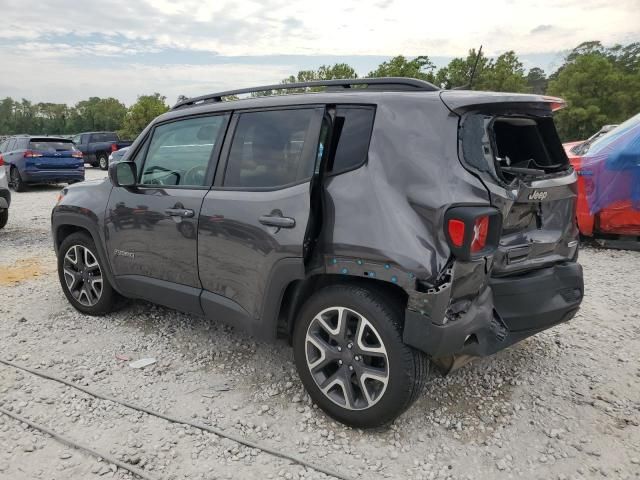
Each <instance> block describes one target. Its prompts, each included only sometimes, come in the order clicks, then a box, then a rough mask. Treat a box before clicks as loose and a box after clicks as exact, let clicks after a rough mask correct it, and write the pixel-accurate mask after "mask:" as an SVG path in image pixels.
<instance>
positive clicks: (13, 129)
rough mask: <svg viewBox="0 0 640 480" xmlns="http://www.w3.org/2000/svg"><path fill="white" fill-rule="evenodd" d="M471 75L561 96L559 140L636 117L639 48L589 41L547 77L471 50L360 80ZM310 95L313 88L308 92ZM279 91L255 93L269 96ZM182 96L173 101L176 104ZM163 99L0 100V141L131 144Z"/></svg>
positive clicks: (325, 72)
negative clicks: (56, 137) (115, 135)
mask: <svg viewBox="0 0 640 480" xmlns="http://www.w3.org/2000/svg"><path fill="white" fill-rule="evenodd" d="M476 62H477V69H476V73H475V77H474V81H473V85H472V86H471V88H472V89H473V90H490V91H497V92H517V93H527V92H528V93H536V94H548V95H553V96H558V97H562V98H564V99H565V100H566V101H567V108H565V109H564V110H561V111H560V112H558V113H557V115H556V124H557V126H558V132H559V133H560V136H561V137H562V139H563V140H574V139H583V138H587V137H588V136H590V135H591V134H593V133H594V132H596V131H597V130H598V129H600V127H601V126H602V125H605V124H612V123H620V122H622V121H624V120H626V119H627V118H629V117H631V116H632V115H635V114H636V113H638V112H640V43H638V42H636V43H631V44H627V45H614V46H613V47H606V46H604V45H602V43H601V42H598V41H591V42H585V43H582V44H580V45H578V46H577V47H576V48H574V49H573V50H571V52H569V53H568V54H567V55H566V57H565V58H564V62H563V64H562V65H561V66H560V67H559V68H558V69H557V70H556V71H554V72H552V73H551V74H549V75H547V73H546V72H545V71H544V70H543V69H541V68H538V67H534V68H531V69H530V70H528V71H526V72H525V69H524V66H523V64H522V62H521V61H520V59H519V58H518V56H517V55H516V54H515V52H513V51H508V52H505V53H503V54H501V55H499V56H498V57H497V58H495V59H492V58H488V57H486V56H485V55H484V54H483V53H481V52H480V53H479V52H476V50H475V49H471V50H469V52H468V55H467V56H466V57H459V58H454V59H453V60H451V61H450V62H449V64H448V65H446V66H445V67H442V68H439V69H438V68H436V66H435V65H434V64H433V62H432V61H431V59H430V58H429V57H428V56H426V55H422V56H418V57H415V58H412V59H409V58H407V57H405V56H402V55H398V56H396V57H393V58H391V59H389V60H388V61H385V62H383V63H381V64H380V65H378V67H377V68H376V69H375V70H373V71H371V72H369V73H368V75H366V77H411V78H417V79H422V80H426V81H428V82H431V83H433V84H435V85H437V86H438V87H441V88H445V89H450V88H455V87H463V88H465V87H466V88H468V87H469V85H468V83H469V79H470V75H471V71H472V69H473V67H474V65H476ZM337 78H358V75H357V73H356V71H355V69H354V68H353V67H351V66H350V65H348V64H346V63H337V64H335V65H322V66H320V67H319V68H318V69H317V70H302V71H299V72H298V73H297V75H291V76H290V77H288V78H285V79H283V80H282V81H281V83H295V82H305V81H311V80H330V79H337ZM309 90H314V89H309ZM279 93H281V92H280V91H277V90H275V91H270V92H261V93H259V94H256V95H257V96H261V95H274V94H279ZM184 98H186V97H184V96H182V95H181V96H180V97H179V98H178V101H180V100H182V99H184ZM166 100H167V99H166V97H164V96H162V95H160V94H159V93H154V94H153V95H142V96H139V97H138V99H137V101H136V102H135V103H134V104H133V105H132V106H131V107H129V108H127V107H126V106H125V105H124V104H123V103H122V102H120V101H119V100H117V99H115V98H99V97H91V98H89V99H87V100H83V101H81V102H78V103H77V104H76V105H74V106H68V105H65V104H59V103H44V102H41V103H35V104H34V103H32V102H30V101H28V100H25V99H22V100H20V101H17V100H13V99H12V98H8V97H7V98H5V99H4V100H1V101H0V134H5V135H7V134H16V133H38V134H73V133H77V132H82V131H92V130H116V131H118V132H119V133H120V135H121V136H122V137H123V138H129V139H133V138H135V137H136V136H137V135H138V134H139V133H140V132H141V131H142V130H143V129H144V127H145V126H146V125H147V124H148V123H149V122H150V121H151V120H152V119H153V118H155V117H156V116H158V115H160V114H161V113H164V112H166V111H167V110H168V109H169V106H168V105H167V103H166Z"/></svg>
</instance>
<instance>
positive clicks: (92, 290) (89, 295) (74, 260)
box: [63, 245, 103, 307]
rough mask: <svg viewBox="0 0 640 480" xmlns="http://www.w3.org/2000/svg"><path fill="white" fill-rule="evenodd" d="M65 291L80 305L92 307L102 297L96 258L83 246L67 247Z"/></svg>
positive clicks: (100, 278)
mask: <svg viewBox="0 0 640 480" xmlns="http://www.w3.org/2000/svg"><path fill="white" fill-rule="evenodd" d="M63 268H64V270H63V271H64V280H65V284H66V285H67V289H68V290H69V292H70V293H71V295H72V296H73V298H75V299H76V300H77V301H78V302H79V303H80V304H81V305H84V306H86V307H92V306H94V305H95V304H96V303H98V302H99V301H100V297H101V296H102V287H103V283H102V270H101V269H100V264H99V263H98V260H97V258H96V256H95V255H94V254H93V252H91V250H89V249H88V248H87V247H85V246H83V245H73V246H71V247H69V249H68V250H67V252H66V253H65V255H64V262H63Z"/></svg>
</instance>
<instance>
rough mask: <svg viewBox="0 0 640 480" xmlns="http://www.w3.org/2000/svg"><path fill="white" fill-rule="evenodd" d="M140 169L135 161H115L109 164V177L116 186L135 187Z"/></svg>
mask: <svg viewBox="0 0 640 480" xmlns="http://www.w3.org/2000/svg"><path fill="white" fill-rule="evenodd" d="M136 178H138V169H137V168H136V164H135V163H133V162H113V163H112V164H111V165H109V179H110V180H111V183H113V185H114V186H116V187H135V185H136Z"/></svg>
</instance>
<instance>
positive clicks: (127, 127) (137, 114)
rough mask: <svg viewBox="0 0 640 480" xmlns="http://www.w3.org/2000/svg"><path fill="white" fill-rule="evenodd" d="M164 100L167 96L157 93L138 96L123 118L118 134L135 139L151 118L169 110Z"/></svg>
mask: <svg viewBox="0 0 640 480" xmlns="http://www.w3.org/2000/svg"><path fill="white" fill-rule="evenodd" d="M166 100H167V98H166V97H164V96H162V95H160V94H159V93H154V94H153V95H141V96H139V97H138V100H137V101H136V103H134V104H133V105H131V108H129V111H128V112H127V114H126V116H125V118H124V123H123V125H122V129H121V130H120V132H119V133H120V136H121V137H122V138H129V139H132V140H133V139H135V138H136V137H137V136H138V135H139V134H140V132H142V130H144V129H145V127H146V126H147V125H148V124H149V123H150V122H151V120H153V119H154V118H156V117H157V116H158V115H162V114H163V113H165V112H167V111H168V110H169V107H168V106H167V104H166V103H165V102H166Z"/></svg>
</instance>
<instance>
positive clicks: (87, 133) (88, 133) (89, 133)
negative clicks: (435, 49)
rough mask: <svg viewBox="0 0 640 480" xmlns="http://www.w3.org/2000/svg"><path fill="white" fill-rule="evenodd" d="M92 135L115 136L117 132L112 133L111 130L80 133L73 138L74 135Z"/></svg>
mask: <svg viewBox="0 0 640 480" xmlns="http://www.w3.org/2000/svg"><path fill="white" fill-rule="evenodd" d="M94 133H113V134H117V132H114V131H113V130H111V131H110V130H97V131H95V132H80V133H76V134H75V135H74V137H75V136H76V135H93V134H94Z"/></svg>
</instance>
